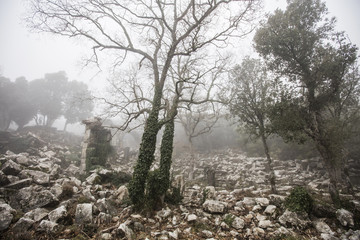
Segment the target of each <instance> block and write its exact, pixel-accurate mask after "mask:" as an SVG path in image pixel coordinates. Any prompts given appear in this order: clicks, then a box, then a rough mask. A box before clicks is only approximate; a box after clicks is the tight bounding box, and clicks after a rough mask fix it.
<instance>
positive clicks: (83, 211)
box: [75, 203, 93, 224]
mask: <svg viewBox="0 0 360 240" xmlns="http://www.w3.org/2000/svg"><path fill="white" fill-rule="evenodd" d="M92 214H93V204H91V203H83V204H78V205H77V206H76V212H75V222H76V223H77V224H86V223H92V220H93V217H92Z"/></svg>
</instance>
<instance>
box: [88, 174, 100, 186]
mask: <svg viewBox="0 0 360 240" xmlns="http://www.w3.org/2000/svg"><path fill="white" fill-rule="evenodd" d="M100 180H101V177H100V175H99V174H97V173H93V174H91V175H90V176H88V177H87V178H86V182H87V183H89V184H91V185H94V184H97V183H98V182H99V181H100Z"/></svg>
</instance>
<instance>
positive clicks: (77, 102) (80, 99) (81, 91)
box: [62, 81, 94, 131]
mask: <svg viewBox="0 0 360 240" xmlns="http://www.w3.org/2000/svg"><path fill="white" fill-rule="evenodd" d="M66 89H67V90H66V93H65V95H64V96H63V109H62V113H63V116H64V118H65V119H66V122H65V124H64V131H66V127H67V125H68V124H72V123H76V122H80V121H82V120H84V119H86V118H88V117H90V116H91V112H92V110H93V109H94V103H93V101H92V100H91V98H92V96H91V94H90V92H89V90H88V86H87V85H86V84H85V83H83V82H78V81H70V82H68V83H67V86H66Z"/></svg>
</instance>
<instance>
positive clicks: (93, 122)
mask: <svg viewBox="0 0 360 240" xmlns="http://www.w3.org/2000/svg"><path fill="white" fill-rule="evenodd" d="M82 123H83V124H85V125H86V128H85V135H84V139H83V142H82V151H81V163H80V171H81V174H84V173H85V172H86V171H89V170H90V169H91V167H93V166H96V165H100V166H104V165H105V164H106V161H107V157H108V156H109V153H110V152H111V145H110V141H111V132H110V130H108V129H105V128H104V127H103V126H102V122H101V118H98V117H96V118H91V119H86V120H83V121H82Z"/></svg>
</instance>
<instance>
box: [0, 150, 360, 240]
mask: <svg viewBox="0 0 360 240" xmlns="http://www.w3.org/2000/svg"><path fill="white" fill-rule="evenodd" d="M68 151H69V149H68V148H66V147H59V146H56V148H54V147H53V146H49V145H48V146H44V147H42V148H40V149H38V150H37V152H36V154H34V155H32V154H29V153H17V154H16V153H13V152H11V151H7V152H6V153H5V154H2V155H0V163H1V167H0V169H1V170H0V239H25V237H24V236H25V234H30V236H32V239H75V237H77V239H103V240H105V239H208V240H211V239H281V238H280V237H281V236H282V237H283V236H302V237H304V239H312V240H315V239H319V240H320V239H323V240H327V239H331V240H336V239H341V240H345V239H351V240H355V239H360V230H359V225H360V224H359V222H356V220H358V219H359V218H358V216H359V215H358V214H359V213H360V201H359V197H360V195H359V189H358V188H357V189H355V190H356V192H357V195H356V197H355V198H354V197H352V196H344V197H349V199H350V200H351V201H350V203H352V206H353V211H351V212H350V211H348V210H345V209H335V208H331V207H323V208H321V206H320V207H318V210H317V211H316V212H315V213H314V214H312V215H308V214H305V213H302V214H300V213H295V212H291V211H289V210H288V209H285V207H284V205H283V202H284V200H285V197H286V195H287V194H288V193H289V190H290V189H291V188H292V186H295V185H304V184H305V185H306V184H308V186H309V187H310V188H312V189H313V190H314V191H316V192H317V193H318V194H322V196H325V198H326V197H327V195H326V183H327V181H328V179H327V177H326V174H324V172H323V171H322V170H321V166H318V163H317V165H316V168H315V167H314V166H312V164H314V163H315V162H316V161H315V160H314V161H307V162H306V164H305V161H300V160H294V161H286V162H280V161H275V167H274V169H275V173H276V176H277V184H278V188H279V190H280V191H279V195H275V194H269V186H268V184H267V182H266V179H267V178H266V171H265V163H266V162H265V160H264V159H262V158H247V157H245V156H244V155H242V154H239V153H236V152H232V151H227V152H226V153H222V154H218V155H215V156H214V157H211V158H210V157H208V158H205V157H200V158H199V159H200V160H199V161H197V163H198V164H196V165H195V167H194V166H191V165H192V163H191V162H186V161H183V162H182V164H183V165H181V161H180V160H179V161H175V163H174V172H177V173H180V174H181V175H182V176H185V185H186V187H185V189H184V199H183V201H182V203H181V204H180V205H178V206H172V205H168V206H166V207H164V208H163V209H161V210H159V211H156V212H153V214H149V215H140V214H137V213H135V212H133V211H132V208H131V206H129V201H128V191H127V188H126V186H125V185H122V186H119V187H115V186H114V185H112V184H109V183H106V184H104V183H102V182H101V179H102V178H103V177H104V176H106V175H109V174H111V173H113V171H115V170H106V169H103V170H101V171H100V170H99V171H94V172H93V173H92V174H91V175H89V176H88V177H87V178H81V176H80V175H79V173H80V168H79V167H77V166H76V165H74V164H64V160H63V159H62V158H61V157H62V156H64V155H66V154H68V153H67V152H68ZM132 164H133V163H126V164H123V165H122V166H118V169H116V171H117V170H124V169H131V166H132ZM191 167H193V169H194V175H193V176H194V180H191V181H188V180H186V179H187V178H186V177H187V175H186V174H187V173H188V170H190V169H191ZM205 167H206V168H209V167H210V168H212V169H214V170H215V176H216V184H215V187H214V186H206V185H202V184H201V183H203V182H204V179H205V177H206V176H204V168H205ZM178 169H182V171H181V170H178ZM176 181H177V183H178V184H180V185H182V186H180V187H184V186H183V184H184V179H183V178H181V177H177V178H176ZM80 236H81V238H80Z"/></svg>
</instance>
